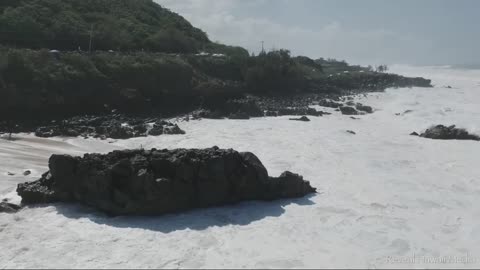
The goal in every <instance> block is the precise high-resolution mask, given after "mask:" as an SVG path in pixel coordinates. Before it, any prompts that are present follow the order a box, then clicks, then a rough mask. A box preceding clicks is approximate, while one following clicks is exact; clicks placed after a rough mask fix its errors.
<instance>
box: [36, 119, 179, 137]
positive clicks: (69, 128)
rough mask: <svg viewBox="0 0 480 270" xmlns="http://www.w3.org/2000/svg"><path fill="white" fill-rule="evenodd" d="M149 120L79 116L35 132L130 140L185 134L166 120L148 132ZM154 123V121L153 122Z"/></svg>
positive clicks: (39, 133)
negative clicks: (148, 136) (149, 136)
mask: <svg viewBox="0 0 480 270" xmlns="http://www.w3.org/2000/svg"><path fill="white" fill-rule="evenodd" d="M148 121H149V119H141V118H131V117H126V116H123V115H116V114H113V115H105V116H77V117H73V118H70V119H67V120H62V121H59V122H52V123H50V124H49V125H46V126H41V127H39V128H37V129H36V130H35V135H36V136H37V137H53V136H68V137H77V136H82V137H95V138H112V139H129V138H134V137H143V136H147V135H151V136H158V135H162V134H185V132H184V131H183V130H181V129H180V128H179V127H178V126H177V125H176V124H173V123H170V122H168V121H164V120H158V121H156V122H155V124H154V126H153V128H151V129H150V130H148V123H147V122H148ZM153 121H154V120H153Z"/></svg>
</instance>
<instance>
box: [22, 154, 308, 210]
mask: <svg viewBox="0 0 480 270" xmlns="http://www.w3.org/2000/svg"><path fill="white" fill-rule="evenodd" d="M49 168H50V171H49V172H46V173H45V174H44V175H43V176H42V177H41V178H40V179H39V180H37V181H34V182H28V183H23V184H19V185H18V188H17V192H18V194H19V195H20V196H21V197H22V203H24V204H38V203H52V202H80V203H83V204H85V205H88V206H91V207H94V208H96V209H98V210H101V211H104V212H106V213H108V214H111V215H161V214H166V213H174V212H178V211H184V210H188V209H193V208H200V207H210V206H218V205H225V204H231V203H237V202H240V201H245V200H273V199H280V198H293V197H301V196H304V195H306V194H309V193H314V192H315V190H316V189H315V188H313V187H311V186H310V183H309V182H308V181H305V180H303V178H302V177H301V176H299V175H296V174H293V173H290V172H286V173H284V174H282V175H281V176H280V177H269V176H268V172H267V170H266V169H265V167H264V166H263V164H262V163H261V162H260V160H259V159H258V158H257V157H256V156H255V155H254V154H252V153H249V152H245V153H239V152H237V151H234V150H232V149H228V150H225V149H219V148H218V147H213V148H207V149H174V150H166V149H164V150H157V149H151V150H123V151H113V152H111V153H108V154H85V155H84V156H83V157H71V156H65V155H52V156H51V157H50V160H49Z"/></svg>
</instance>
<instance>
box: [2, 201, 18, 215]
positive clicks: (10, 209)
mask: <svg viewBox="0 0 480 270" xmlns="http://www.w3.org/2000/svg"><path fill="white" fill-rule="evenodd" d="M21 208H22V207H21V206H20V205H16V204H12V203H7V202H0V213H10V214H11V213H16V212H17V211H18V210H20V209H21Z"/></svg>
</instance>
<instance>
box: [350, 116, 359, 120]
mask: <svg viewBox="0 0 480 270" xmlns="http://www.w3.org/2000/svg"><path fill="white" fill-rule="evenodd" d="M350 118H351V119H353V120H360V118H358V117H355V116H350Z"/></svg>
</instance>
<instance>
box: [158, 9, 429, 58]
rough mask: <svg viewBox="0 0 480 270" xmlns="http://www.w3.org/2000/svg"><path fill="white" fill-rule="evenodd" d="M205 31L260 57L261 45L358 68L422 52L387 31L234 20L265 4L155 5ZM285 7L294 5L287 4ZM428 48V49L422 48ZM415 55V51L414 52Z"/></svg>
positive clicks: (404, 37) (411, 39)
mask: <svg viewBox="0 0 480 270" xmlns="http://www.w3.org/2000/svg"><path fill="white" fill-rule="evenodd" d="M156 2H158V3H159V4H161V5H162V6H164V7H166V8H169V9H171V10H172V11H174V12H177V13H179V14H180V15H182V16H184V17H185V18H186V19H187V20H189V21H190V22H191V23H192V24H193V25H194V26H196V27H198V28H201V29H202V30H204V31H205V32H207V34H208V35H209V37H210V39H211V40H214V41H219V42H222V43H225V44H229V45H239V46H242V47H245V48H246V49H248V50H249V51H251V52H258V51H259V50H260V48H261V41H265V46H266V47H267V49H268V48H277V49H278V48H286V49H289V50H291V51H292V53H293V54H296V55H307V56H309V57H312V58H318V57H333V58H338V59H346V60H348V61H352V62H355V63H360V64H367V63H371V64H376V63H382V62H396V63H399V62H401V60H402V59H403V58H402V57H403V54H404V51H405V49H406V48H412V46H413V45H415V46H416V47H418V45H419V44H420V45H421V42H420V41H419V40H418V39H416V38H415V37H412V36H408V35H400V34H398V33H394V32H392V31H389V30H386V29H382V28H379V29H368V30H356V29H347V28H345V27H344V26H343V25H342V23H341V22H339V21H332V22H329V23H327V24H324V25H316V26H315V27H312V28H305V27H300V26H296V25H284V24H282V23H281V22H277V21H272V20H270V19H266V18H260V17H250V16H245V15H243V16H241V17H240V16H236V15H235V11H236V10H237V9H239V8H257V7H259V6H262V5H263V4H264V3H265V1H264V0H256V1H255V0H242V1H235V0H182V1H179V0H156ZM279 4H282V5H286V8H287V7H288V5H292V4H295V2H294V1H286V0H284V1H283V2H282V3H279ZM424 45H425V44H424ZM413 49H414V48H413Z"/></svg>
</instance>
